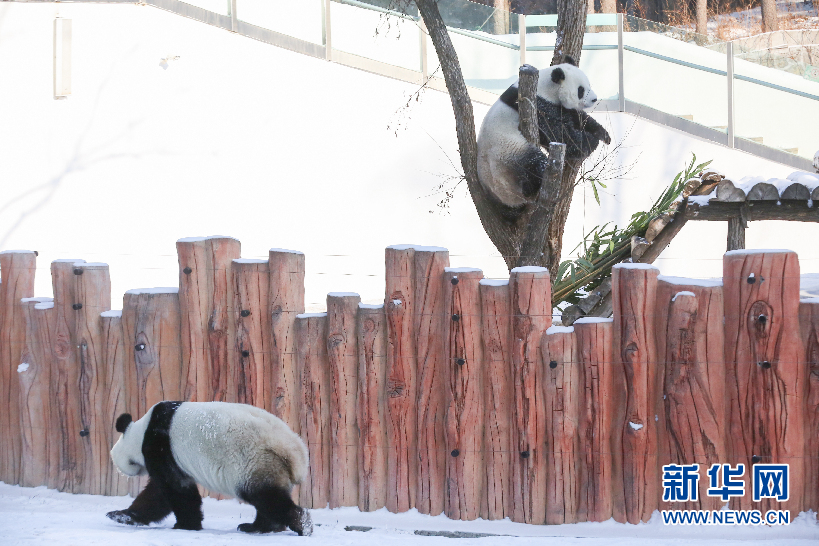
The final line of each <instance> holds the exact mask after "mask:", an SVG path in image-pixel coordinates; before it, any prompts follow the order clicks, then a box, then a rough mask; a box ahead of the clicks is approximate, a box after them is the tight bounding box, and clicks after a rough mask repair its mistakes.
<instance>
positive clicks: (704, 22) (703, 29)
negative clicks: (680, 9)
mask: <svg viewBox="0 0 819 546" xmlns="http://www.w3.org/2000/svg"><path fill="white" fill-rule="evenodd" d="M772 1H773V0H772ZM696 30H697V34H702V35H703V36H707V35H708V0H697V29H696Z"/></svg>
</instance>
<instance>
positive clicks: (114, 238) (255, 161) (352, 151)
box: [0, 3, 819, 310]
mask: <svg viewBox="0 0 819 546" xmlns="http://www.w3.org/2000/svg"><path fill="white" fill-rule="evenodd" d="M57 12H59V13H60V15H61V16H63V17H67V18H71V19H72V21H73V58H72V86H73V93H72V95H71V96H70V97H69V98H68V99H65V100H54V99H53V96H52V48H53V38H52V25H53V22H52V21H53V18H54V16H55V14H56V13H57ZM176 57H178V59H175V58H176ZM163 59H167V61H166V63H165V64H166V65H167V68H163V66H161V65H160V62H161V61H162V60H163ZM0 74H2V77H0V124H1V125H2V128H3V130H2V131H0V183H2V192H0V212H2V214H0V249H8V248H29V249H32V250H38V251H39V252H40V256H39V258H38V260H39V261H38V264H39V271H38V276H37V281H36V293H37V295H38V296H40V295H42V296H47V295H49V294H50V292H51V286H50V278H49V274H48V264H49V262H50V261H51V260H52V259H56V258H65V257H69V258H83V259H86V260H89V261H103V262H107V263H109V264H110V265H111V276H112V288H113V300H114V302H115V304H114V306H115V307H116V306H117V304H116V302H117V301H119V298H120V297H121V295H122V294H123V293H124V292H125V290H128V289H131V288H138V287H143V286H173V285H175V284H176V283H177V276H178V269H177V260H176V254H175V247H174V242H175V241H176V239H178V238H180V237H186V236H196V235H209V234H213V233H222V234H226V235H231V236H234V237H236V238H237V239H239V240H240V241H241V242H242V244H243V256H244V257H246V258H264V257H266V256H267V250H268V249H269V248H270V247H283V248H292V249H298V250H301V251H303V252H304V253H305V254H306V260H307V278H306V285H307V286H306V291H307V293H306V300H307V307H308V310H319V309H322V308H323V307H324V300H325V295H326V294H327V292H331V291H354V292H358V293H360V294H361V295H362V298H363V300H364V301H365V302H375V301H378V300H383V269H384V261H383V260H384V258H383V249H384V247H386V246H388V245H391V244H398V243H417V244H426V245H438V246H444V247H447V248H449V249H450V252H451V263H452V265H453V266H474V267H480V268H482V269H483V270H484V273H485V275H486V276H487V277H505V276H506V268H505V266H504V263H503V261H502V259H501V258H500V257H499V256H498V255H497V251H496V250H495V249H494V247H493V246H492V244H491V243H490V241H489V239H488V238H487V237H486V235H485V234H484V233H483V231H482V229H481V226H480V222H479V220H478V218H477V214H476V213H475V211H474V207H473V205H472V203H471V200H470V199H469V197H468V195H467V193H466V189H465V187H464V184H461V185H460V186H458V187H457V189H456V190H455V197H454V199H453V200H452V202H451V203H452V204H451V206H450V208H449V210H448V213H447V214H441V213H439V212H437V210H438V209H437V207H436V204H437V203H438V202H439V201H440V200H441V198H442V197H443V195H442V194H441V193H438V192H437V191H436V187H437V186H439V185H440V184H441V183H442V182H447V180H448V177H452V176H457V172H458V170H459V166H460V162H459V159H458V154H457V143H456V139H455V131H454V118H453V115H452V111H451V107H450V103H449V97H448V96H447V95H446V94H443V93H439V92H436V91H425V92H423V93H422V94H421V97H420V100H419V101H415V100H414V97H413V95H412V94H413V93H414V92H415V91H416V90H417V88H416V87H415V86H413V85H410V84H406V83H402V82H398V81H394V80H390V79H387V78H384V77H381V76H376V75H372V74H368V73H365V72H361V71H357V70H354V69H350V68H346V67H343V66H339V65H337V64H333V63H328V62H326V61H322V60H318V59H314V58H310V57H306V56H303V55H299V54H296V53H291V52H289V51H285V50H282V49H278V48H276V47H272V46H270V45H266V44H263V43H260V42H255V41H253V40H250V39H248V38H245V37H242V36H238V35H235V34H231V33H230V32H227V31H224V30H221V29H217V28H214V27H210V26H208V25H205V24H201V23H198V22H195V21H192V20H188V19H185V18H182V17H179V16H177V15H174V14H171V13H168V12H164V11H161V10H158V9H156V8H152V7H149V6H138V5H105V4H70V3H69V4H65V3H61V4H47V3H2V4H0ZM592 84H593V85H594V82H592ZM410 99H412V100H410ZM408 103H409V106H408V107H406V106H405V105H407V104H408ZM486 110H487V107H486V106H482V105H476V106H475V113H476V121H477V123H480V122H481V120H482V118H483V115H484V114H485V112H486ZM598 118H599V119H600V120H601V122H604V123H605V124H607V125H608V126H609V127H610V129H611V133H612V136H613V137H614V139H615V141H619V140H623V141H624V144H623V147H622V151H621V154H620V155H619V158H618V161H619V162H620V163H623V164H631V163H634V168H633V169H632V170H631V172H630V174H629V175H628V176H627V178H626V179H624V180H621V181H617V182H615V183H612V184H610V185H609V190H608V193H603V194H602V196H601V198H602V200H603V204H602V207H598V206H597V204H596V203H595V202H594V200H593V198H592V195H591V191H590V190H588V189H586V188H580V189H579V190H578V194H577V196H576V200H575V204H574V207H573V210H572V214H571V217H570V220H569V224H568V226H567V235H566V241H565V245H564V246H565V248H566V249H567V250H571V249H572V248H573V247H574V246H575V244H576V242H577V241H578V240H579V239H580V237H581V235H582V233H583V232H584V230H585V231H588V230H589V229H590V228H591V227H593V226H595V225H597V224H600V223H603V222H606V221H613V222H616V223H619V224H623V223H624V222H626V221H627V219H628V218H629V216H630V215H631V214H632V213H633V212H634V211H636V210H640V209H645V208H646V207H648V206H650V204H651V203H652V202H653V200H654V199H655V198H656V196H657V195H658V194H659V192H660V191H661V189H662V188H664V187H665V186H666V185H667V184H668V183H669V182H670V180H671V179H672V178H673V176H674V174H675V173H676V172H677V171H679V170H680V169H681V168H682V167H683V165H684V164H685V163H686V162H687V161H688V160H689V158H690V154H691V152H695V153H696V154H697V157H698V158H699V159H706V158H714V159H716V162H715V163H716V166H717V167H718V168H719V169H720V170H722V171H724V172H726V173H727V174H729V175H733V174H734V173H737V174H738V175H739V176H738V178H741V177H742V176H746V175H754V176H763V177H778V178H784V177H786V176H787V175H788V174H790V171H791V169H788V168H786V167H782V166H780V165H777V164H774V163H770V162H766V161H763V160H760V159H757V158H754V157H752V156H749V155H747V154H743V153H741V152H736V151H731V150H726V149H725V148H722V147H720V146H717V145H714V144H711V143H707V142H703V141H700V140H697V139H693V138H690V137H689V136H687V135H683V134H681V133H677V132H675V131H672V130H668V129H665V128H662V127H659V126H656V125H653V124H651V123H648V122H644V121H639V120H636V119H635V118H633V117H631V116H628V115H621V114H600V115H599V116H598ZM447 187H450V186H447ZM430 211H433V212H432V213H430ZM751 226H752V227H751V228H750V229H749V230H748V233H747V237H748V244H749V246H763V247H766V248H770V247H782V246H789V247H791V248H793V249H794V250H797V251H798V252H800V255H801V257H802V259H803V270H806V271H811V270H812V269H811V267H812V266H815V264H816V261H815V260H816V259H818V258H819V250H817V249H816V247H815V245H814V244H812V242H813V241H815V240H816V235H817V234H819V227H817V226H813V225H811V226H805V225H788V226H785V227H784V228H783V229H777V230H771V229H769V228H768V227H763V225H759V227H757V224H751ZM725 233H726V227H725V226H724V225H722V224H704V223H691V224H689V225H688V226H686V228H685V230H684V231H683V234H682V235H681V236H680V237H679V238H678V239H677V240H675V242H674V243H673V244H672V246H671V248H670V249H669V250H668V251H667V252H666V253H665V254H664V255H663V257H662V258H661V259H660V260H659V262H658V264H659V265H660V267H661V268H662V270H663V272H664V273H667V274H673V275H696V276H706V277H712V276H719V275H721V261H720V259H721V255H722V252H723V250H724V248H725ZM692 258H697V259H692ZM806 260H808V261H806ZM813 270H815V269H813Z"/></svg>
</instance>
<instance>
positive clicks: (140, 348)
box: [134, 343, 145, 351]
mask: <svg viewBox="0 0 819 546" xmlns="http://www.w3.org/2000/svg"><path fill="white" fill-rule="evenodd" d="M134 349H136V350H137V351H144V350H145V344H144V343H137V344H136V345H134Z"/></svg>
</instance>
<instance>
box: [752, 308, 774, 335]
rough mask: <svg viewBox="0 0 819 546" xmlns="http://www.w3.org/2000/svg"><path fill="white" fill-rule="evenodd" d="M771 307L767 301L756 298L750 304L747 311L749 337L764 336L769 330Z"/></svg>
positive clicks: (771, 320) (771, 319)
mask: <svg viewBox="0 0 819 546" xmlns="http://www.w3.org/2000/svg"><path fill="white" fill-rule="evenodd" d="M772 315H773V308H772V307H771V306H770V305H768V302H765V301H762V300H758V301H755V302H754V303H753V305H751V310H750V311H749V313H748V330H750V331H749V333H750V334H751V338H752V339H754V338H756V339H759V338H766V337H768V335H769V334H770V332H771V323H772V322H773V316H772Z"/></svg>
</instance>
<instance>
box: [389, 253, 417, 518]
mask: <svg viewBox="0 0 819 546" xmlns="http://www.w3.org/2000/svg"><path fill="white" fill-rule="evenodd" d="M385 254H386V256H385V262H386V299H385V302H384V310H385V313H386V316H387V416H388V419H387V445H388V449H389V452H388V455H387V464H388V475H387V509H388V510H389V511H390V512H406V511H407V510H409V509H410V508H413V507H414V506H415V504H416V503H415V499H416V489H417V485H418V478H417V476H416V474H417V472H418V464H417V462H416V461H417V460H418V450H417V441H416V440H417V428H416V421H417V408H416V403H417V396H416V361H415V343H414V342H415V335H414V333H413V319H414V317H413V315H414V313H415V302H414V296H415V282H414V277H413V272H414V270H415V267H414V266H415V264H414V258H415V250H414V248H413V247H412V246H408V245H399V246H392V247H388V248H387V249H386V252H385Z"/></svg>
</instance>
